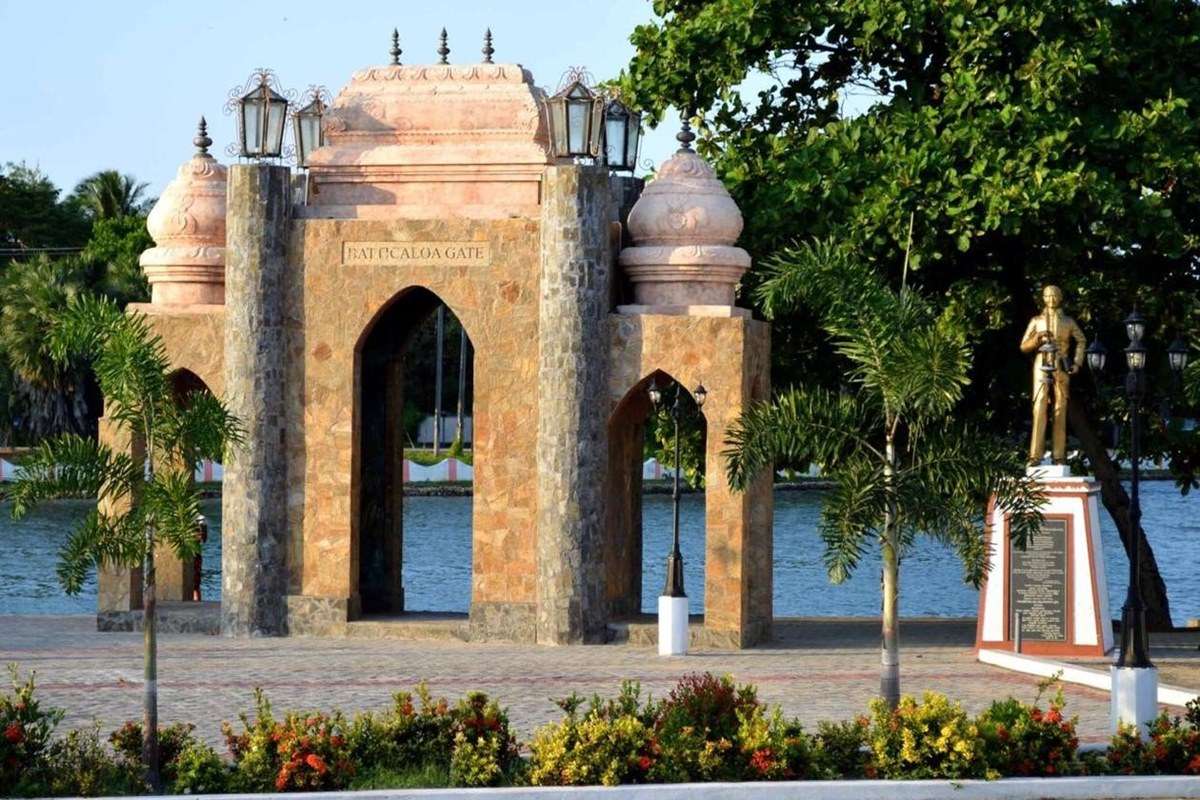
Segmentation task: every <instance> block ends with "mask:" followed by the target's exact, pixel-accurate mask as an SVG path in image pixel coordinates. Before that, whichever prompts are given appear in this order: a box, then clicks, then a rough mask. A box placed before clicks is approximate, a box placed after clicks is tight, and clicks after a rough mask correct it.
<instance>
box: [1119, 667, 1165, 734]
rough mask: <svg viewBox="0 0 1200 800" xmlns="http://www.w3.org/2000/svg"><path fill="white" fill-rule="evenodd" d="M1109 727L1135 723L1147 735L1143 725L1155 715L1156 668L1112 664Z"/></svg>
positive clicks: (1156, 710)
mask: <svg viewBox="0 0 1200 800" xmlns="http://www.w3.org/2000/svg"><path fill="white" fill-rule="evenodd" d="M1111 705H1112V727H1113V730H1114V731H1115V730H1116V729H1117V724H1118V723H1124V724H1126V725H1134V726H1136V727H1137V729H1138V732H1139V733H1140V734H1141V735H1142V736H1145V735H1146V726H1147V725H1148V724H1149V723H1151V722H1153V721H1154V718H1155V717H1157V716H1158V670H1156V669H1155V668H1154V667H1149V668H1146V669H1135V668H1133V667H1112V703H1111Z"/></svg>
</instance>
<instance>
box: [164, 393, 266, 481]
mask: <svg viewBox="0 0 1200 800" xmlns="http://www.w3.org/2000/svg"><path fill="white" fill-rule="evenodd" d="M158 424H159V428H160V431H161V435H160V437H159V438H160V440H161V441H163V442H168V443H170V445H171V453H170V455H171V456H173V457H175V458H178V459H180V460H181V461H183V462H184V463H188V464H194V463H196V462H197V461H200V460H202V459H212V460H213V461H223V460H225V453H226V450H227V448H228V447H230V446H235V445H239V444H241V443H242V441H244V439H245V431H244V430H243V428H242V425H241V423H240V422H239V421H238V419H237V418H236V417H234V416H233V414H231V413H230V412H229V409H228V408H226V407H225V404H224V403H222V402H221V401H220V400H219V399H218V398H217V397H216V396H215V395H213V394H211V393H210V392H207V391H198V392H191V393H189V394H188V395H187V396H186V397H183V398H181V399H179V400H178V401H177V402H176V403H172V404H171V405H169V406H167V407H165V408H164V409H163V410H162V412H161V414H160V417H159V419H158Z"/></svg>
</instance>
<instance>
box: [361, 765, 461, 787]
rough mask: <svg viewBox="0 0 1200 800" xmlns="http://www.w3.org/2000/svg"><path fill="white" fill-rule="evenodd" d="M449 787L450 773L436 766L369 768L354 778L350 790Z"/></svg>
mask: <svg viewBox="0 0 1200 800" xmlns="http://www.w3.org/2000/svg"><path fill="white" fill-rule="evenodd" d="M449 785H450V773H449V771H448V770H446V769H444V768H442V767H440V766H438V765H437V764H425V765H424V766H420V767H413V768H411V769H406V770H396V769H391V768H390V767H371V768H370V769H367V770H364V771H363V772H361V773H360V774H358V775H355V776H354V780H352V781H350V789H351V790H354V791H361V790H366V789H440V788H442V787H446V786H449Z"/></svg>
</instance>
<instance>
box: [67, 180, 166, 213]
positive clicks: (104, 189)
mask: <svg viewBox="0 0 1200 800" xmlns="http://www.w3.org/2000/svg"><path fill="white" fill-rule="evenodd" d="M146 186H147V184H145V183H143V182H140V181H138V180H137V179H136V178H134V177H133V176H132V175H122V174H121V173H120V172H118V171H117V170H115V169H105V170H101V171H99V172H97V173H94V174H92V175H89V176H88V177H86V178H84V179H83V180H82V181H80V182H79V185H78V186H76V187H75V191H74V193H73V197H74V198H75V199H76V200H77V201H78V202H79V204H80V205H81V206H82V207H83V209H84V211H85V212H86V213H87V214H88V215H89V216H90V217H91V218H92V219H93V220H95V221H100V220H106V219H119V218H120V217H127V216H132V215H140V214H142V213H143V212H144V211H146V207H147V205H148V200H147V199H146V197H145V194H146Z"/></svg>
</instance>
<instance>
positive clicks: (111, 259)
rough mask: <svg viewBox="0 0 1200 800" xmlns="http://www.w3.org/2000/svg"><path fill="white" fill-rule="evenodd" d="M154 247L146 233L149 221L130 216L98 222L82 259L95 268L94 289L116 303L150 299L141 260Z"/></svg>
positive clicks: (148, 285)
mask: <svg viewBox="0 0 1200 800" xmlns="http://www.w3.org/2000/svg"><path fill="white" fill-rule="evenodd" d="M153 246H154V240H153V239H151V238H150V233H149V231H147V230H146V218H145V217H142V216H138V215H126V216H120V217H110V218H101V219H97V220H96V222H95V224H93V225H92V235H91V238H90V239H88V243H87V245H86V246H85V247H84V248H83V252H82V253H81V258H82V259H83V260H84V261H86V262H88V263H90V264H93V265H95V268H96V272H97V273H98V274H97V278H96V280H95V282H94V286H93V290H94V291H99V292H100V293H101V294H104V295H106V296H108V297H111V298H112V299H113V300H115V301H116V303H117V305H119V306H121V307H122V308H123V307H124V306H125V305H126V304H127V303H133V302H146V301H148V300H149V299H150V284H149V282H148V281H147V280H146V275H145V274H144V273H143V272H142V267H141V264H140V263H139V259H140V258H141V255H142V253H143V252H144V251H145V250H148V249H150V248H151V247H153Z"/></svg>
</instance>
